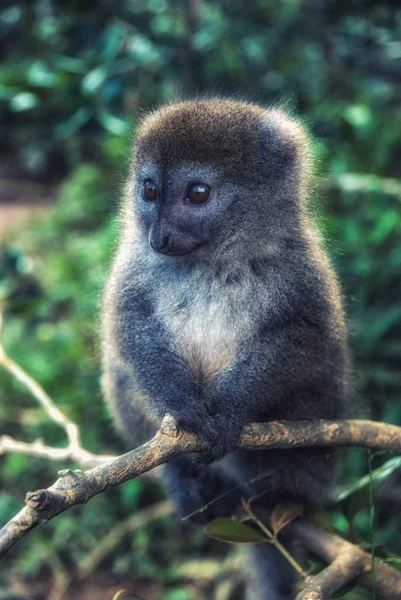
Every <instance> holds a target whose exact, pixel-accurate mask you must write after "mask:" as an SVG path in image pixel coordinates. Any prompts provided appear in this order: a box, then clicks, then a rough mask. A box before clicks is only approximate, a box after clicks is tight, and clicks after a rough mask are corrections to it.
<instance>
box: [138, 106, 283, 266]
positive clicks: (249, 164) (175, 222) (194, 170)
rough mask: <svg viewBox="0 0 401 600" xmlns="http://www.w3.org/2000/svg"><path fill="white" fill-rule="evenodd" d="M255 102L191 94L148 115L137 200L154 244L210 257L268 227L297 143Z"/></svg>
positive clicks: (161, 248)
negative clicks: (196, 97) (277, 191)
mask: <svg viewBox="0 0 401 600" xmlns="http://www.w3.org/2000/svg"><path fill="white" fill-rule="evenodd" d="M249 106H250V105H244V104H242V103H237V102H229V101H224V100H222V101H212V102H208V101H204V102H197V103H196V110H193V103H185V102H184V103H182V104H177V105H173V106H171V107H167V108H165V109H162V111H159V112H157V113H155V114H154V115H151V116H150V117H148V118H147V119H146V120H145V122H144V124H143V125H142V128H141V130H140V135H139V142H138V146H137V148H136V155H135V181H134V186H133V193H134V199H133V200H134V204H135V209H136V213H137V215H138V217H139V219H140V222H141V232H142V233H143V234H144V235H146V237H147V241H148V242H149V249H150V250H151V251H154V252H157V253H161V254H164V255H166V256H170V257H172V256H175V257H177V256H187V255H194V254H195V253H196V255H197V256H199V257H201V256H203V257H204V258H205V257H206V254H207V253H214V252H216V251H221V250H222V248H224V250H225V251H227V252H229V251H230V249H231V248H233V247H234V246H235V247H238V244H242V245H245V246H246V245H247V244H251V243H252V241H253V240H252V237H253V236H261V235H267V233H268V232H267V231H266V229H263V227H265V225H266V223H265V219H264V216H263V215H265V216H268V215H269V212H270V213H271V212H272V211H274V197H275V189H276V188H277V182H279V181H280V179H283V178H285V177H286V176H287V171H288V165H289V164H290V163H291V162H294V145H293V144H292V143H291V142H290V141H288V140H286V139H285V136H284V135H283V133H282V132H280V131H279V129H277V128H275V127H274V124H273V123H272V122H269V120H268V119H267V117H266V115H267V113H266V111H263V110H262V109H260V108H257V107H254V109H253V108H252V109H250V108H249ZM277 171H279V173H277ZM273 175H274V176H273ZM262 222H263V223H264V225H263V227H262V226H261V224H262Z"/></svg>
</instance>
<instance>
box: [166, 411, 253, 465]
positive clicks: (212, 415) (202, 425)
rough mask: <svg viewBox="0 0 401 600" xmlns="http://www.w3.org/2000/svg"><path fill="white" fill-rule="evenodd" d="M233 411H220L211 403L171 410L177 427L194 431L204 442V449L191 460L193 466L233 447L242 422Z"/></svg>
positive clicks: (210, 461) (216, 456)
mask: <svg viewBox="0 0 401 600" xmlns="http://www.w3.org/2000/svg"><path fill="white" fill-rule="evenodd" d="M233 413H234V411H233ZM233 413H231V414H230V413H229V412H228V411H225V412H224V413H220V412H218V411H217V410H214V408H213V406H212V405H211V404H209V405H204V406H199V405H198V406H196V407H194V408H193V409H192V410H188V406H187V407H186V408H185V411H182V412H181V411H179V412H175V413H174V412H173V416H174V418H175V419H176V421H177V427H178V428H179V429H183V430H185V431H191V432H193V433H195V434H196V435H197V436H199V438H201V439H202V440H203V442H204V444H205V447H204V450H203V451H202V452H200V453H199V454H198V455H197V456H196V458H195V459H194V461H193V464H194V466H195V468H201V467H203V466H205V465H207V464H210V463H212V462H214V461H216V460H219V459H221V458H223V457H224V456H225V455H226V454H229V453H230V452H232V451H233V450H234V449H235V447H236V445H237V442H238V439H239V437H240V435H241V431H242V428H243V426H244V422H243V421H242V419H241V418H240V416H239V415H238V414H233Z"/></svg>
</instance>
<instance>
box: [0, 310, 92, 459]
mask: <svg viewBox="0 0 401 600" xmlns="http://www.w3.org/2000/svg"><path fill="white" fill-rule="evenodd" d="M0 327H1V317H0ZM0 365H1V366H2V367H4V369H5V370H6V371H8V372H9V373H10V374H11V375H12V376H13V377H14V378H15V379H17V381H19V383H21V384H22V385H23V386H24V387H25V388H26V389H27V390H28V391H29V392H30V393H31V394H32V396H33V397H34V398H35V399H36V400H37V401H38V402H39V404H40V405H41V407H42V408H43V409H44V410H45V411H46V413H47V414H48V415H49V417H50V418H51V420H52V421H54V422H55V423H57V424H58V425H61V427H62V428H63V429H64V431H65V432H66V434H67V437H68V441H69V446H70V448H71V452H72V453H76V452H78V453H79V452H80V451H81V450H82V448H81V444H80V435H79V429H78V427H77V425H76V424H75V423H73V422H72V421H70V420H69V419H68V418H67V417H66V416H65V414H64V413H62V412H61V410H60V409H59V408H57V406H56V405H55V404H54V402H53V400H52V399H51V398H50V396H49V395H48V394H46V392H45V390H44V389H43V388H42V387H41V386H40V385H39V383H38V382H37V381H35V379H33V377H31V376H30V375H28V373H27V372H26V371H24V369H22V368H21V367H20V366H19V365H18V364H17V363H16V362H15V361H13V360H12V358H10V357H9V356H7V354H6V351H5V349H4V347H3V346H2V345H1V344H0Z"/></svg>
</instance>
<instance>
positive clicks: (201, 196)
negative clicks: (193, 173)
mask: <svg viewBox="0 0 401 600" xmlns="http://www.w3.org/2000/svg"><path fill="white" fill-rule="evenodd" d="M209 194H210V187H208V186H207V185H203V184H202V183H195V184H194V185H191V187H190V188H189V190H188V193H187V200H188V201H189V202H190V203H191V204H204V203H205V202H206V200H207V199H208V198H209Z"/></svg>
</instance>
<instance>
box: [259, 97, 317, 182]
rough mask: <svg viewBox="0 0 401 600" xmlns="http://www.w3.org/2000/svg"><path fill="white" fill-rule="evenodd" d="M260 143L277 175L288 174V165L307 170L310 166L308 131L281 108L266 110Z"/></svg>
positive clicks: (272, 169) (273, 171)
mask: <svg viewBox="0 0 401 600" xmlns="http://www.w3.org/2000/svg"><path fill="white" fill-rule="evenodd" d="M260 143H261V146H262V151H263V153H264V154H265V156H266V161H267V163H268V164H267V165H266V166H267V167H269V165H270V167H271V168H270V169H269V170H271V171H272V173H274V174H275V175H276V176H277V175H278V174H280V172H282V173H283V174H284V173H285V174H286V170H287V168H288V167H290V168H292V169H295V170H298V169H299V170H301V171H304V170H307V171H309V166H310V159H311V153H310V144H309V140H308V136H307V134H306V131H305V129H304V127H303V126H302V125H300V124H299V123H298V122H297V121H295V120H293V119H291V117H289V116H288V115H287V114H286V113H285V112H284V111H282V110H280V109H273V110H266V111H265V119H264V120H263V122H262V126H261V129H260Z"/></svg>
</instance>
